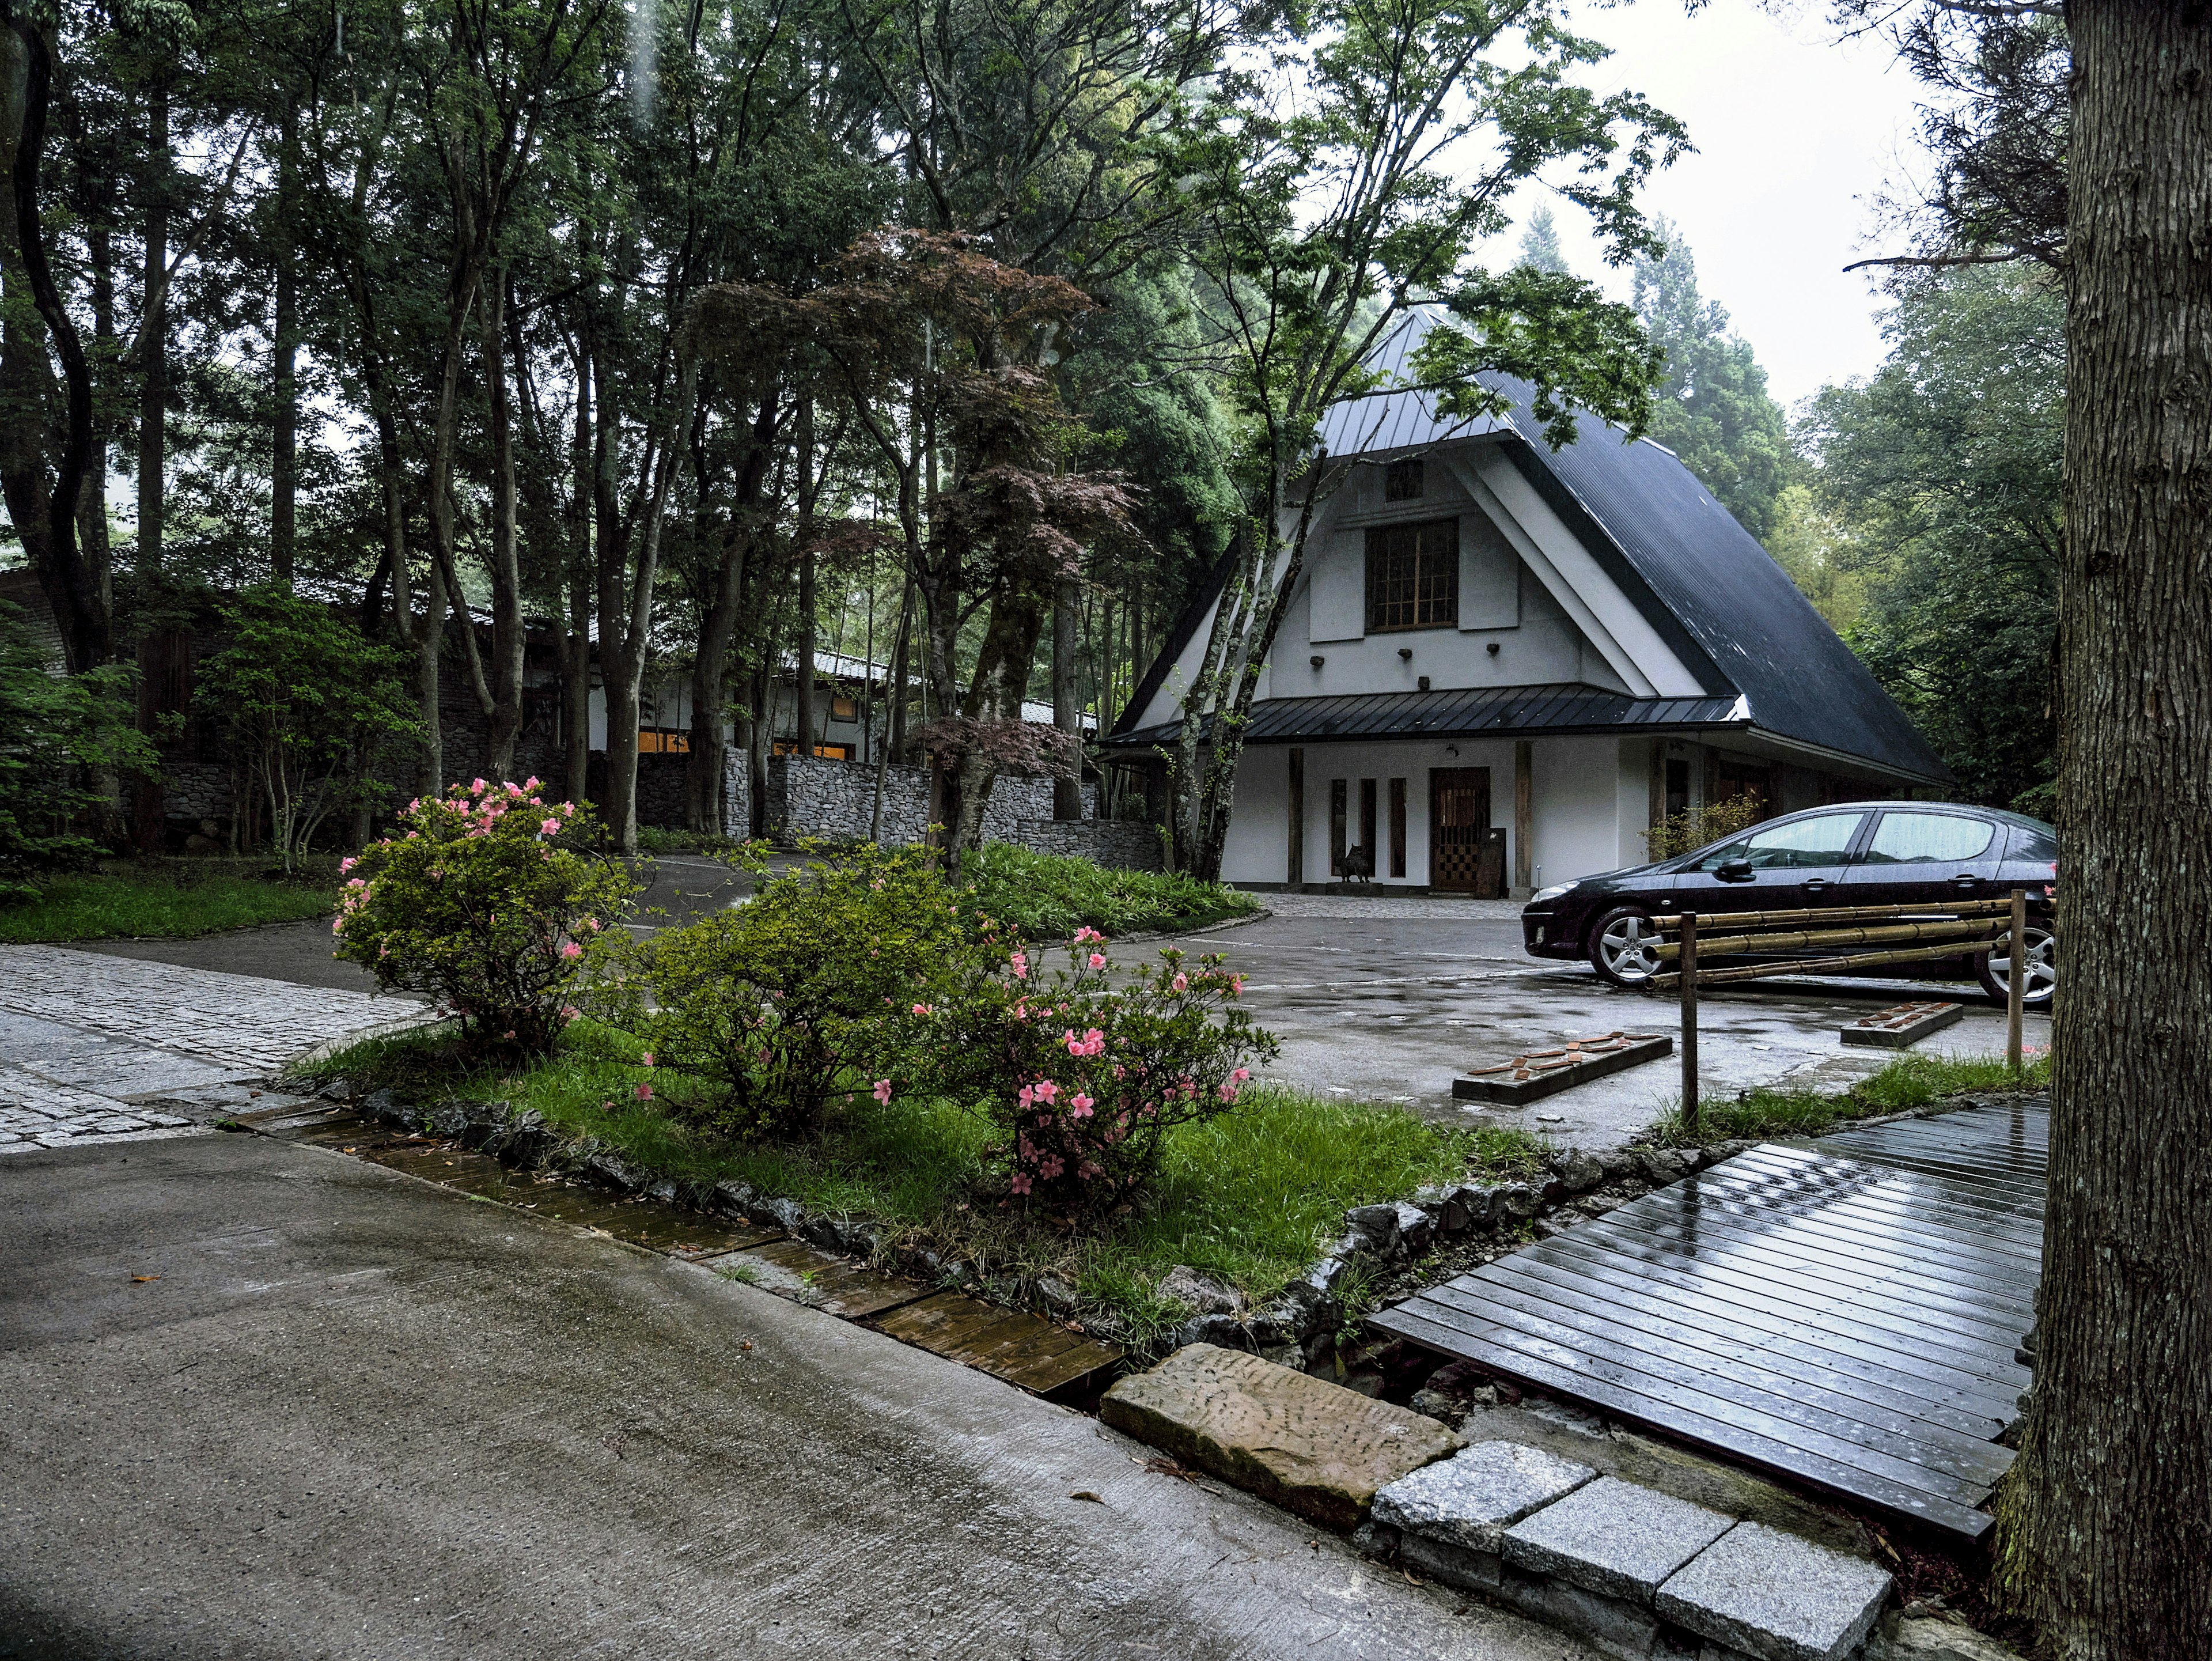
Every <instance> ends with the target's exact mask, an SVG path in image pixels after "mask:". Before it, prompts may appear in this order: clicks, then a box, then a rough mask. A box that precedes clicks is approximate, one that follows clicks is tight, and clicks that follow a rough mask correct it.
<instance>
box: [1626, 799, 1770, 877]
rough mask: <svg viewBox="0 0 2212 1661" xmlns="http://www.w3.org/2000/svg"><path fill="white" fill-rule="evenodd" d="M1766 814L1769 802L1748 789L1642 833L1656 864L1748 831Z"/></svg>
mask: <svg viewBox="0 0 2212 1661" xmlns="http://www.w3.org/2000/svg"><path fill="white" fill-rule="evenodd" d="M1765 813H1766V804H1765V801H1763V800H1760V799H1759V797H1757V796H1755V795H1753V794H1751V793H1749V792H1748V791H1747V792H1745V793H1744V794H1742V795H1740V796H1729V797H1726V798H1724V799H1723V800H1719V801H1711V802H1707V803H1705V805H1704V806H1699V807H1689V808H1685V809H1684V810H1683V811H1682V812H1679V813H1676V814H1674V815H1672V816H1671V817H1669V818H1663V819H1662V820H1660V821H1659V823H1658V824H1655V825H1653V826H1652V827H1651V829H1650V830H1649V831H1644V832H1643V833H1642V834H1643V837H1644V848H1645V851H1646V853H1647V855H1648V856H1649V857H1650V859H1651V860H1652V861H1653V862H1654V863H1656V862H1657V861H1660V860H1671V859H1673V858H1674V855H1677V854H1687V853H1689V852H1691V851H1692V849H1699V848H1703V847H1704V846H1705V844H1706V843H1715V842H1719V841H1721V840H1722V839H1723V838H1724V837H1733V836H1734V835H1735V833H1736V832H1737V831H1745V830H1748V829H1749V828H1750V827H1751V826H1753V825H1754V824H1758V823H1759V820H1760V819H1761V818H1763V817H1765Z"/></svg>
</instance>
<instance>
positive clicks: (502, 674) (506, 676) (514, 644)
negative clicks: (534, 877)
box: [478, 271, 525, 779]
mask: <svg viewBox="0 0 2212 1661" xmlns="http://www.w3.org/2000/svg"><path fill="white" fill-rule="evenodd" d="M479 294H480V301H479V306H478V311H479V318H478V321H479V323H480V325H481V328H482V332H481V335H480V337H479V339H480V341H481V346H482V351H483V377H484V399H485V405H486V410H485V416H486V425H487V427H488V428H489V432H488V433H487V434H486V436H487V437H488V438H489V441H490V443H491V557H490V567H491V707H490V709H489V717H490V729H491V730H490V737H489V745H488V750H489V753H488V755H487V756H486V757H485V761H484V772H485V774H486V776H488V777H490V778H493V779H512V778H513V776H514V773H515V767H514V745H515V740H516V739H518V738H519V737H520V735H521V733H522V653H523V646H524V640H525V634H524V627H523V621H522V563H521V556H520V552H519V551H518V548H517V542H518V525H517V520H518V509H517V490H516V485H515V478H514V417H513V409H512V407H511V401H510V399H509V398H508V396H507V284H506V283H505V282H504V281H503V280H501V277H500V274H499V273H498V272H496V271H495V272H493V273H491V274H490V276H489V278H488V280H486V281H485V282H484V283H483V284H482V285H481V287H480V290H479Z"/></svg>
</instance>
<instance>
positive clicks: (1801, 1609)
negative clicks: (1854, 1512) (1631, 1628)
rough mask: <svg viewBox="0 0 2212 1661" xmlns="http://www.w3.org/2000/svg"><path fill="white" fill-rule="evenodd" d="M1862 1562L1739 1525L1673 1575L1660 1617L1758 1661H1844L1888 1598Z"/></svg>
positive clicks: (1660, 1598) (1659, 1601) (1878, 1577)
mask: <svg viewBox="0 0 2212 1661" xmlns="http://www.w3.org/2000/svg"><path fill="white" fill-rule="evenodd" d="M1889 1587H1890V1577H1889V1574H1888V1573H1887V1571H1886V1570H1883V1569H1881V1568H1878V1567H1875V1565H1874V1564H1872V1563H1869V1562H1868V1561H1865V1560H1864V1559H1863V1558H1857V1557H1847V1556H1845V1555H1844V1554H1843V1553H1841V1552H1836V1551H1831V1550H1829V1549H1828V1548H1826V1547H1825V1546H1816V1545H1814V1543H1813V1542H1810V1541H1809V1540H1801V1539H1799V1538H1798V1537H1797V1536H1796V1535H1794V1534H1784V1533H1783V1532H1782V1531H1781V1530H1778V1529H1771V1528H1768V1527H1766V1526H1765V1525H1764V1524H1759V1523H1739V1524H1737V1525H1736V1526H1735V1528H1733V1529H1731V1530H1729V1532H1728V1533H1727V1534H1725V1535H1723V1536H1722V1537H1721V1539H1720V1540H1719V1541H1718V1542H1717V1543H1716V1544H1714V1545H1712V1546H1711V1547H1709V1548H1706V1549H1705V1550H1704V1551H1702V1552H1700V1553H1699V1554H1698V1555H1697V1556H1696V1557H1694V1558H1692V1560H1691V1561H1690V1562H1689V1563H1688V1564H1687V1566H1686V1567H1683V1568H1682V1569H1680V1570H1679V1571H1678V1572H1677V1573H1674V1575H1673V1576H1671V1577H1670V1578H1669V1579H1668V1580H1667V1581H1666V1582H1665V1584H1664V1585H1662V1586H1661V1587H1660V1588H1659V1591H1658V1595H1657V1597H1656V1599H1655V1600H1654V1603H1655V1605H1656V1608H1657V1609H1658V1611H1659V1613H1660V1614H1662V1615H1664V1616H1666V1617H1667V1619H1668V1620H1669V1621H1674V1622H1675V1623H1676V1624H1678V1625H1680V1626H1684V1627H1687V1628H1689V1629H1690V1630H1691V1631H1692V1632H1694V1633H1696V1634H1698V1635H1699V1636H1700V1637H1702V1638H1710V1639H1711V1640H1713V1641H1714V1642H1716V1643H1720V1644H1726V1645H1728V1646H1730V1647H1732V1648H1734V1649H1738V1650H1741V1651H1743V1652H1745V1653H1747V1654H1749V1655H1755V1656H1758V1657H1759V1658H1760V1661H1842V1658H1843V1657H1844V1656H1846V1655H1849V1654H1850V1652H1851V1651H1852V1650H1853V1649H1854V1648H1855V1647H1856V1646H1857V1644H1858V1642H1859V1640H1861V1639H1863V1638H1864V1637H1865V1636H1866V1634H1867V1632H1868V1630H1869V1628H1871V1627H1872V1626H1873V1625H1874V1623H1875V1617H1876V1616H1878V1615H1881V1606H1882V1604H1883V1603H1885V1602H1886V1601H1887V1599H1888V1597H1889Z"/></svg>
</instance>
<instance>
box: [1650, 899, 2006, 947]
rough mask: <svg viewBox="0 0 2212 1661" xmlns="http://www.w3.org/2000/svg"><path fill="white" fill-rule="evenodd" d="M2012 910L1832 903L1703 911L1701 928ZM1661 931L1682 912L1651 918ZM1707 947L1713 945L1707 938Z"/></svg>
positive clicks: (1965, 903) (1961, 904)
mask: <svg viewBox="0 0 2212 1661" xmlns="http://www.w3.org/2000/svg"><path fill="white" fill-rule="evenodd" d="M2009 910H2012V902H2011V901H2010V900H1959V901H1956V902H1952V901H1939V902H1937V903H1935V904H1928V905H1832V906H1827V907H1825V908H1822V907H1813V908H1810V909H1808V910H1797V911H1719V912H1715V911H1700V912H1699V913H1698V914H1697V916H1698V926H1699V928H1719V927H1725V928H1780V927H1781V926H1782V925H1783V924H1784V923H1820V922H1871V921H1873V920H1875V919H1876V918H1880V917H1924V916H1929V915H1930V914H1932V913H1936V912H1942V913H1945V914H1947V915H1948V916H1961V917H1978V916H1996V915H1997V914H1999V913H2002V912H2007V911H2009ZM1650 924H1651V927H1652V928H1656V929H1657V930H1659V931H1660V932H1661V933H1662V934H1665V933H1668V931H1670V930H1673V929H1676V928H1680V927H1681V926H1682V917H1681V914H1680V913H1678V912H1662V913H1661V914H1660V915H1659V916H1656V917H1653V918H1651V919H1650ZM1705 949H1706V950H1707V951H1711V949H1712V947H1711V942H1710V941H1709V942H1707V944H1706V948H1705Z"/></svg>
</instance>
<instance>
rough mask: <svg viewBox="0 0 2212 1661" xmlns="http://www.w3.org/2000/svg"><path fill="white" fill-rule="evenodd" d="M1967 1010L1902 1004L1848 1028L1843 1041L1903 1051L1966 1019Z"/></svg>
mask: <svg viewBox="0 0 2212 1661" xmlns="http://www.w3.org/2000/svg"><path fill="white" fill-rule="evenodd" d="M1963 1019H1966V1006H1965V1005H1964V1004H1957V1003H1899V1004H1892V1005H1891V1006H1890V1007H1888V1008H1887V1009H1881V1010H1877V1011H1875V1013H1873V1014H1871V1015H1862V1016H1860V1017H1859V1018H1858V1019H1857V1020H1855V1021H1851V1022H1849V1023H1848V1024H1846V1025H1844V1027H1843V1029H1842V1031H1841V1036H1842V1037H1843V1041H1844V1043H1851V1044H1868V1045H1871V1046H1873V1047H1874V1048H1875V1049H1877V1050H1904V1049H1907V1048H1909V1047H1910V1046H1911V1045H1912V1044H1914V1043H1918V1042H1919V1041H1920V1040H1921V1039H1923V1038H1924V1037H1927V1036H1928V1035H1929V1033H1930V1032H1940V1031H1942V1030H1943V1029H1944V1028H1945V1027H1947V1026H1954V1025H1957V1024H1958V1023H1959V1022H1960V1021H1961V1020H1963Z"/></svg>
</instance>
